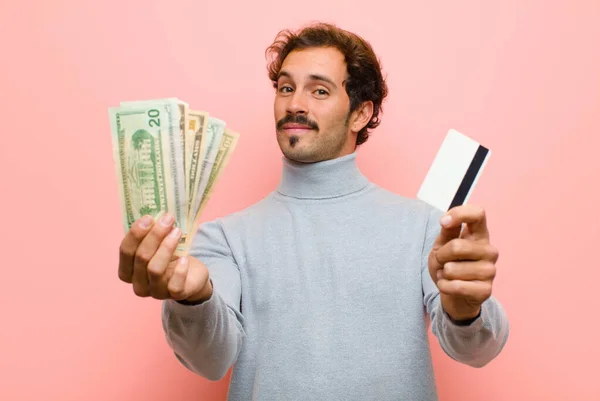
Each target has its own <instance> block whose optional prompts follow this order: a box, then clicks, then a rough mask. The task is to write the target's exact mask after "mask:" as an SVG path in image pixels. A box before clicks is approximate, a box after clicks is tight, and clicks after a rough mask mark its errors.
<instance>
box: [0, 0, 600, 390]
mask: <svg viewBox="0 0 600 401" xmlns="http://www.w3.org/2000/svg"><path fill="white" fill-rule="evenodd" d="M311 20H325V21H330V22H335V23H337V24H339V25H340V26H342V27H344V28H347V29H349V30H353V31H355V32H357V33H359V34H361V35H363V36H364V37H365V38H367V39H368V40H369V41H370V42H371V43H372V44H373V46H374V47H375V50H376V52H377V53H378V55H379V56H380V58H381V60H382V62H383V66H384V69H385V72H386V73H387V75H388V77H389V86H390V96H389V99H388V101H387V103H386V104H385V108H384V114H383V123H382V124H381V126H380V128H378V129H377V130H376V132H375V133H374V134H373V136H372V138H371V139H370V140H369V142H367V143H366V144H365V146H364V147H363V148H361V150H360V151H359V164H360V166H361V168H362V169H363V171H364V173H365V174H366V175H367V176H368V177H369V178H371V179H372V180H373V181H375V182H376V183H378V184H380V185H382V186H384V187H386V188H388V189H390V190H392V191H395V192H397V193H399V194H402V195H407V196H414V195H415V194H416V192H417V190H418V187H419V185H420V183H421V181H422V179H423V177H424V176H425V173H426V171H427V169H428V167H429V164H430V163H431V160H432V158H433V156H434V155H435V152H436V151H437V149H438V146H439V144H440V143H441V141H442V140H443V137H444V136H445V134H446V132H447V130H448V129H449V128H455V129H458V130H459V131H462V132H463V133H465V134H467V135H469V136H472V137H474V138H476V139H478V140H479V141H481V142H482V143H483V144H484V145H486V146H488V147H490V148H491V149H492V151H493V155H492V158H491V160H490V162H489V164H488V165H487V166H486V169H485V171H484V174H483V176H482V177H481V179H480V181H479V183H478V186H477V188H476V190H475V193H474V195H473V197H472V199H471V203H477V204H480V205H482V206H484V207H485V208H486V210H487V212H488V218H489V226H490V230H491V239H492V242H493V243H494V244H495V245H496V246H497V247H498V248H499V249H500V255H501V256H500V259H499V261H498V277H497V279H496V281H495V287H494V294H495V295H496V296H497V297H498V298H499V299H500V300H501V301H502V302H503V304H504V306H505V308H506V310H507V313H508V315H509V318H510V322H511V336H510V339H509V342H508V344H507V345H506V348H505V350H504V352H503V353H502V354H501V355H500V356H499V357H498V358H497V359H496V360H495V361H493V362H492V363H491V364H490V365H488V366H487V367H485V368H484V369H480V370H477V369H472V368H469V367H466V366H462V365H459V364H457V363H456V362H454V361H452V360H450V359H449V358H448V357H447V356H446V355H445V354H443V353H442V351H441V350H440V348H439V346H438V344H437V343H436V342H435V339H434V338H433V337H432V338H431V340H432V341H433V352H434V355H433V358H434V362H435V369H436V375H437V380H438V384H439V392H440V398H441V400H452V401H455V400H456V401H458V400H460V401H467V400H487V401H501V400H502V401H505V400H506V401H508V400H544V401H558V400H561V401H562V400H576V401H598V400H600V379H599V378H598V372H600V370H599V368H598V362H599V359H600V344H599V340H600V334H599V329H600V323H599V322H600V320H599V316H600V312H599V311H600V302H599V296H598V283H599V282H600V273H599V271H600V251H599V249H600V247H599V243H600V228H599V227H600V223H599V220H598V219H599V217H598V205H599V203H600V190H599V185H600V163H599V160H598V159H599V158H600V154H599V152H598V148H599V147H600V139H599V138H600V3H599V2H598V1H592V0H590V1H585V0H579V1H541V0H527V1H516V0H508V1H502V2H483V1H482V2H474V1H453V2H446V1H437V2H406V1H386V2H359V1H354V0H332V1H326V2H324V1H322V0H321V1H314V0H304V1H302V2H301V3H298V2H280V1H265V0H256V1H247V2H242V1H240V2H237V3H234V2H224V1H214V2H206V1H203V2H200V1H180V2H171V1H139V0H131V1H113V0H105V1H102V2H99V1H66V0H63V1H40V0H34V1H19V2H17V1H8V0H5V1H3V2H2V6H1V7H0V91H1V95H0V116H1V120H0V121H1V122H2V135H0V141H1V142H0V172H1V174H2V181H1V182H2V194H3V196H2V197H0V202H1V204H0V205H1V210H2V212H3V216H2V217H3V218H2V223H3V224H2V233H1V238H0V244H1V245H0V246H1V247H2V253H1V254H2V265H1V271H2V274H1V275H0V277H1V279H0V283H2V285H1V291H0V297H1V300H2V308H1V316H2V318H1V320H0V321H1V322H2V323H1V330H0V400H3V401H4V400H6V401H17V400H18V401H21V400H27V401H29V400H32V401H33V400H48V401H71V400H89V401H96V400H111V401H125V400H142V399H143V400H146V401H159V400H182V401H183V400H190V401H192V400H215V401H220V400H225V394H226V390H227V381H228V378H229V377H227V378H226V379H224V380H223V381H221V382H218V383H213V382H208V381H206V380H204V379H203V378H200V377H198V376H195V375H193V374H192V373H190V372H188V371H187V370H185V369H184V368H183V367H182V366H181V365H180V364H179V363H178V362H176V360H175V358H174V356H173V355H172V353H171V351H170V349H169V348H168V347H167V345H166V343H165V341H164V339H163V333H162V329H161V323H160V303H159V302H158V301H154V300H151V299H139V298H136V297H135V296H134V294H133V291H132V290H131V288H129V287H128V286H126V285H124V284H123V283H121V282H119V280H118V278H117V251H118V244H119V241H120V239H121V237H122V235H123V233H122V231H121V225H120V210H119V203H118V196H117V187H116V181H115V175H114V171H113V163H112V155H111V142H110V130H109V125H108V114H107V108H108V107H109V106H112V105H116V104H118V103H119V102H120V101H121V100H131V99H143V98H155V97H167V96H169V97H170V96H176V97H179V98H181V99H183V100H185V101H187V102H189V103H190V104H191V105H192V106H193V107H195V108H199V109H205V110H208V111H210V112H211V113H212V114H213V115H215V116H218V117H220V118H222V119H224V120H226V121H227V123H228V125H229V126H231V127H232V128H234V129H236V130H238V131H239V132H240V133H241V135H242V137H241V141H240V143H239V147H238V148H237V150H236V153H235V155H234V157H233V159H232V161H231V164H230V165H229V167H228V171H227V172H226V174H225V175H224V177H223V180H222V181H221V183H220V184H219V188H218V190H217V192H216V194H215V195H214V198H213V200H212V203H211V204H210V206H209V208H208V209H207V210H206V214H205V219H212V218H215V217H218V216H221V215H223V214H226V213H230V212H233V211H236V210H238V209H241V208H243V207H245V206H247V205H249V204H251V203H253V202H255V201H257V200H259V199H260V198H262V197H263V196H264V195H265V194H266V193H268V192H269V191H270V190H272V189H273V188H274V186H275V185H276V184H277V181H278V179H279V174H280V152H279V148H278V147H277V144H276V141H275V137H274V129H273V126H274V123H273V116H272V100H273V92H272V88H271V86H270V82H269V81H268V79H267V76H266V70H265V59H264V50H265V48H266V47H267V46H268V45H269V44H270V43H271V41H272V39H273V38H274V36H275V34H276V33H277V31H278V30H279V29H282V28H286V27H291V28H297V27H299V26H301V25H302V24H304V23H306V22H309V21H311Z"/></svg>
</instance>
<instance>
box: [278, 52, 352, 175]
mask: <svg viewBox="0 0 600 401" xmlns="http://www.w3.org/2000/svg"><path fill="white" fill-rule="evenodd" d="M346 77H347V69H346V62H345V61H344V56H343V54H342V53H341V52H340V51H339V50H337V49H335V48H330V47H328V48H308V49H302V50H294V51H292V52H291V53H290V54H288V56H287V57H286V58H285V60H284V62H283V65H282V66H281V71H280V73H279V79H278V81H277V95H276V96H275V103H274V114H275V122H276V129H277V141H278V143H279V147H280V148H281V151H282V152H283V154H284V155H285V156H286V157H287V158H288V159H291V160H294V161H297V162H303V163H312V162H317V161H322V160H329V159H334V158H336V157H340V156H343V155H347V154H350V153H352V152H354V149H355V144H356V133H357V131H356V132H353V129H352V128H353V122H354V121H353V117H352V116H351V115H350V114H349V111H350V98H349V97H348V94H347V93H346V88H345V85H344V84H345V80H346ZM361 128H362V127H361Z"/></svg>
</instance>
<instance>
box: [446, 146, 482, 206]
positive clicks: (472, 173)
mask: <svg viewBox="0 0 600 401" xmlns="http://www.w3.org/2000/svg"><path fill="white" fill-rule="evenodd" d="M487 154H488V149H487V148H485V147H483V146H481V145H479V147H478V148H477V151H476V152H475V155H474V156H473V159H472V160H471V164H470V165H469V168H468V169H467V171H466V172H465V176H464V177H463V179H462V182H461V183H460V186H459V187H458V190H457V191H456V195H454V199H452V202H451V203H450V207H449V208H448V209H452V208H453V207H455V206H459V205H462V204H463V203H464V202H465V199H466V198H467V194H468V193H469V189H471V186H472V185H473V182H474V181H475V178H476V177H477V173H479V170H480V169H481V166H482V165H483V162H484V161H485V158H486V157H487Z"/></svg>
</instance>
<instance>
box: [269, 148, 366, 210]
mask: <svg viewBox="0 0 600 401" xmlns="http://www.w3.org/2000/svg"><path fill="white" fill-rule="evenodd" d="M368 184H369V180H368V179H367V178H366V177H365V176H364V175H363V174H362V173H361V172H360V170H359V169H358V165H357V164H356V151H355V152H354V153H351V154H349V155H345V156H342V157H338V158H336V159H332V160H325V161H322V162H316V163H298V162H295V161H292V160H290V159H288V158H286V157H285V156H284V157H283V173H282V177H281V181H280V183H279V186H278V187H277V192H279V193H280V194H282V195H284V196H290V197H293V198H301V199H326V198H335V197H339V196H344V195H348V194H351V193H353V192H357V191H359V190H361V189H363V188H365V187H366V186H367V185H368Z"/></svg>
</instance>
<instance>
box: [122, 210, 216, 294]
mask: <svg viewBox="0 0 600 401" xmlns="http://www.w3.org/2000/svg"><path fill="white" fill-rule="evenodd" d="M174 222H175V219H174V217H173V215H171V214H165V215H164V216H162V217H161V218H160V219H159V220H158V221H156V222H155V221H154V218H153V217H152V216H149V215H148V216H144V217H142V218H141V219H139V220H137V221H136V222H135V223H134V224H133V225H132V227H131V230H129V232H128V233H127V234H126V235H125V238H124V239H123V241H122V242H121V247H120V249H119V251H120V252H119V278H120V279H121V280H122V281H124V282H126V283H130V284H133V291H134V292H135V294H136V295H137V296H139V297H153V298H156V299H174V300H177V301H181V300H187V301H191V302H196V301H204V300H207V299H209V298H210V296H211V295H212V286H211V283H210V280H209V279H208V270H207V268H206V266H205V265H204V264H203V263H202V262H200V261H199V260H198V259H196V258H193V257H185V256H184V257H181V258H178V257H176V256H175V255H174V254H175V250H176V248H177V244H178V243H179V240H180V238H181V229H179V228H178V227H175V226H174Z"/></svg>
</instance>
